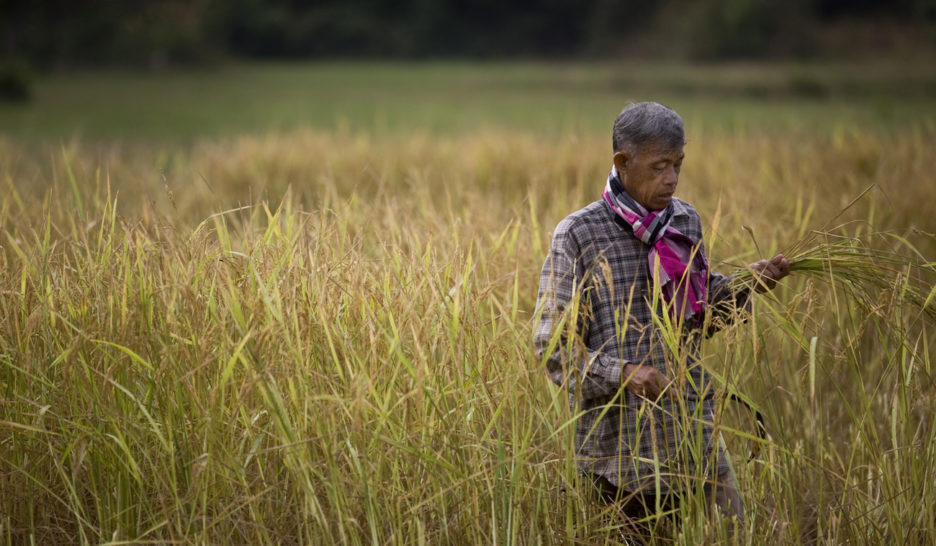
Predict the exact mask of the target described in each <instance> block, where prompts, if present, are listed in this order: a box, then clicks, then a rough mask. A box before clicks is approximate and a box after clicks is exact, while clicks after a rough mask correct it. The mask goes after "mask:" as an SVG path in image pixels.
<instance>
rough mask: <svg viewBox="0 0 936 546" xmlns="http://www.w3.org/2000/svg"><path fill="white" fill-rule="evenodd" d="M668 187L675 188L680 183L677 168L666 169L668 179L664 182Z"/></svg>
mask: <svg viewBox="0 0 936 546" xmlns="http://www.w3.org/2000/svg"><path fill="white" fill-rule="evenodd" d="M664 182H665V183H666V185H667V186H675V185H676V183H677V182H679V171H677V170H676V167H670V168H668V169H666V178H665V180H664Z"/></svg>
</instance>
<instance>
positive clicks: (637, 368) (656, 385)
mask: <svg viewBox="0 0 936 546" xmlns="http://www.w3.org/2000/svg"><path fill="white" fill-rule="evenodd" d="M623 371H624V386H625V387H626V388H627V390H629V391H631V392H632V393H634V394H636V395H637V396H642V397H644V398H649V399H651V400H656V399H658V398H659V397H660V394H662V393H663V391H664V390H666V393H667V394H669V395H672V393H673V389H666V387H668V386H669V385H670V383H672V381H671V380H670V378H668V377H666V376H665V375H663V374H662V373H660V371H659V370H657V369H656V368H654V367H653V366H642V365H640V364H633V363H627V364H625V365H624V370H623Z"/></svg>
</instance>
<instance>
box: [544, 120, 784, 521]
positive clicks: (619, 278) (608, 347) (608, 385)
mask: <svg viewBox="0 0 936 546" xmlns="http://www.w3.org/2000/svg"><path fill="white" fill-rule="evenodd" d="M612 140H613V147H614V162H613V166H612V167H611V173H610V174H609V176H608V180H607V183H606V184H605V187H604V193H603V195H602V196H601V199H598V200H597V201H595V202H594V203H592V204H590V205H588V206H586V207H585V208H583V209H581V210H579V211H577V212H574V213H572V214H571V215H569V216H568V217H567V218H565V219H564V220H562V221H561V222H560V223H559V225H558V226H556V230H555V232H554V233H553V240H552V246H551V249H550V252H549V255H548V256H547V257H546V261H545V263H544V264H543V270H542V276H541V280H540V290H539V301H538V304H537V309H538V311H537V312H538V314H539V322H538V324H537V328H536V332H535V336H534V344H535V347H536V351H537V354H538V355H539V356H540V358H541V359H544V360H545V362H546V367H547V370H548V372H549V376H550V378H551V379H552V380H553V381H554V382H555V383H556V384H559V385H561V386H564V387H566V388H568V390H569V395H570V404H571V405H572V408H573V414H575V415H577V418H578V421H577V423H576V442H575V445H576V457H577V459H578V466H579V470H580V472H581V474H582V475H584V476H587V478H588V479H589V480H591V481H592V482H593V483H594V484H595V485H596V487H597V489H596V490H597V491H598V492H599V494H600V496H601V497H602V498H604V499H614V500H615V501H616V502H619V503H620V506H622V507H623V509H624V511H625V513H628V514H629V515H631V516H638V517H639V516H643V515H645V514H646V513H648V511H649V512H650V513H652V512H653V511H654V509H655V507H658V506H660V503H663V504H665V505H669V506H672V505H673V503H674V502H676V501H678V500H679V499H680V498H683V499H684V498H685V495H687V494H691V493H692V492H693V491H695V490H697V488H696V487H695V484H696V483H704V486H702V487H701V488H700V489H701V490H702V491H704V492H705V494H706V496H707V498H708V501H709V503H710V504H711V503H714V504H717V505H718V506H719V507H720V508H721V509H722V511H723V512H725V513H726V514H729V515H733V516H736V517H737V518H739V519H740V520H743V517H744V508H743V506H742V503H741V500H740V497H739V495H738V492H737V489H736V485H735V482H734V479H733V476H732V472H731V469H730V464H729V461H728V458H727V455H726V454H725V453H724V451H723V448H722V447H720V446H719V442H718V438H717V436H715V437H714V438H713V435H714V433H713V426H714V400H713V394H714V393H713V390H714V388H713V386H712V385H711V382H710V378H709V377H708V375H707V374H706V373H705V371H704V370H703V368H702V367H701V365H699V363H698V354H699V341H700V338H701V334H702V332H703V331H708V332H710V331H714V330H715V329H716V328H715V325H716V324H722V323H723V322H722V321H724V320H730V317H731V315H732V313H733V310H734V309H738V308H744V307H745V306H747V303H748V292H749V291H748V290H732V289H730V286H729V285H730V283H729V281H730V278H728V277H725V276H723V275H720V274H718V273H714V272H711V271H710V270H709V266H708V262H707V260H706V257H705V248H704V246H703V243H702V223H701V221H700V219H699V215H698V213H696V211H695V209H694V208H692V206H691V205H689V204H688V203H686V202H685V201H682V200H680V199H678V198H676V197H674V195H673V194H674V192H675V191H676V185H677V182H678V179H679V171H680V168H681V166H682V162H683V157H684V154H683V147H684V145H685V136H684V131H683V122H682V118H680V117H679V115H678V114H677V113H676V112H674V111H673V110H671V109H669V108H667V107H665V106H663V105H661V104H657V103H652V102H649V103H640V104H633V105H630V106H629V107H627V108H625V109H624V110H623V111H622V112H621V114H620V115H619V116H618V117H617V119H616V120H615V122H614V129H613V139H612ZM748 267H749V268H750V269H751V271H752V272H753V273H754V276H755V278H756V279H758V281H759V282H758V290H766V289H770V288H773V286H774V285H775V283H776V281H777V280H778V279H781V278H782V277H784V276H786V275H787V274H788V273H789V264H788V262H787V260H786V259H785V258H784V257H783V255H777V256H775V257H774V258H772V259H770V260H761V261H759V262H756V263H753V264H751V265H749V266H748Z"/></svg>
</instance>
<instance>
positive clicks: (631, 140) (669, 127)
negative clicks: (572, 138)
mask: <svg viewBox="0 0 936 546" xmlns="http://www.w3.org/2000/svg"><path fill="white" fill-rule="evenodd" d="M611 144H612V146H613V147H614V153H618V152H620V151H621V150H627V151H628V152H630V153H632V154H636V153H638V152H639V151H640V150H641V149H643V147H644V146H646V145H648V144H655V145H658V146H662V147H663V149H665V150H676V149H679V148H682V147H683V146H685V145H686V135H685V132H684V131H683V120H682V118H681V117H679V114H677V113H676V112H675V111H673V110H672V109H670V108H667V107H666V106H663V105H662V104H660V103H658V102H638V103H637V104H630V105H628V106H627V108H625V109H623V110H621V113H620V114H618V117H617V119H615V120H614V129H613V131H612V133H611Z"/></svg>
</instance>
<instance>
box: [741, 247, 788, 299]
mask: <svg viewBox="0 0 936 546" xmlns="http://www.w3.org/2000/svg"><path fill="white" fill-rule="evenodd" d="M748 269H749V270H750V271H751V273H753V274H754V281H755V282H756V283H757V285H756V287H755V289H756V290H757V291H758V292H766V291H768V290H773V289H774V287H775V286H777V281H779V280H780V279H782V278H783V277H786V276H787V275H789V274H790V262H788V261H787V259H786V258H785V257H784V256H783V254H777V255H776V256H774V257H773V258H771V259H769V260H758V261H756V262H754V263H752V264H750V265H748Z"/></svg>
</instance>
